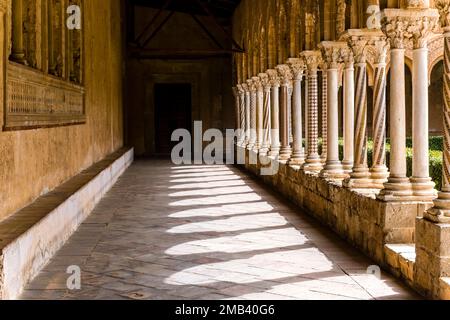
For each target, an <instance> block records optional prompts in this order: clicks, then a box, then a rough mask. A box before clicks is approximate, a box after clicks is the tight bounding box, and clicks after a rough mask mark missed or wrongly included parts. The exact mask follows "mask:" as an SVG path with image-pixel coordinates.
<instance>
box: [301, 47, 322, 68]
mask: <svg viewBox="0 0 450 320" xmlns="http://www.w3.org/2000/svg"><path fill="white" fill-rule="evenodd" d="M302 57H303V59H304V60H305V63H306V66H307V68H308V71H309V72H313V73H314V72H317V68H318V67H319V64H320V63H321V60H322V56H321V54H320V51H303V52H302Z"/></svg>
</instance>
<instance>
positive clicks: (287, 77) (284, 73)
mask: <svg viewBox="0 0 450 320" xmlns="http://www.w3.org/2000/svg"><path fill="white" fill-rule="evenodd" d="M276 70H277V71H278V74H279V75H280V78H281V84H282V85H286V86H288V87H289V86H290V85H291V82H292V80H293V79H294V75H293V73H292V71H291V68H290V67H289V66H288V65H287V64H280V65H278V66H277V67H276Z"/></svg>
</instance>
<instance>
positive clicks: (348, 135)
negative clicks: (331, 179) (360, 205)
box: [342, 50, 355, 173]
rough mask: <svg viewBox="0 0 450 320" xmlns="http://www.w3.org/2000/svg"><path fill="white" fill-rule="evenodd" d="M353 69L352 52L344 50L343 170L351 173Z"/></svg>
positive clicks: (353, 145)
mask: <svg viewBox="0 0 450 320" xmlns="http://www.w3.org/2000/svg"><path fill="white" fill-rule="evenodd" d="M354 134H355V69H354V61H353V54H352V53H351V51H350V50H348V51H347V52H346V56H345V68H344V159H343V161H342V167H343V169H344V172H346V173H351V172H352V169H353V160H354V157H355V152H354V150H355V143H354Z"/></svg>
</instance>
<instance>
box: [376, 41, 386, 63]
mask: <svg viewBox="0 0 450 320" xmlns="http://www.w3.org/2000/svg"><path fill="white" fill-rule="evenodd" d="M372 47H373V49H374V50H373V55H374V57H373V58H374V59H373V62H374V63H375V64H385V63H386V60H387V54H388V50H389V42H388V41H386V40H385V39H380V40H376V41H374V42H373V44H372Z"/></svg>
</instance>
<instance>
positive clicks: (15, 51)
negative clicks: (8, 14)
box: [11, 0, 26, 63]
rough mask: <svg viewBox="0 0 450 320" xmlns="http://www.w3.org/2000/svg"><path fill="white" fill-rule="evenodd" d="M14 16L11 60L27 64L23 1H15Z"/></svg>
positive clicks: (13, 3)
mask: <svg viewBox="0 0 450 320" xmlns="http://www.w3.org/2000/svg"><path fill="white" fill-rule="evenodd" d="M12 15H13V19H12V20H13V26H12V50H11V51H12V52H11V59H12V60H13V61H16V62H19V63H25V62H26V60H25V48H24V42H23V0H13V2H12Z"/></svg>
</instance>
